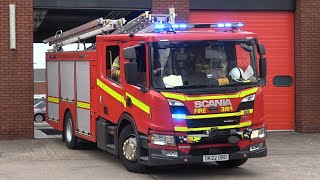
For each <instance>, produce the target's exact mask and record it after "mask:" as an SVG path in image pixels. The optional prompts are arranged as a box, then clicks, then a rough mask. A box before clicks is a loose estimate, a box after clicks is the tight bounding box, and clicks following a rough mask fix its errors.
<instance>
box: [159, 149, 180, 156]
mask: <svg viewBox="0 0 320 180" xmlns="http://www.w3.org/2000/svg"><path fill="white" fill-rule="evenodd" d="M161 153H162V155H165V156H168V157H178V152H177V151H168V150H161Z"/></svg>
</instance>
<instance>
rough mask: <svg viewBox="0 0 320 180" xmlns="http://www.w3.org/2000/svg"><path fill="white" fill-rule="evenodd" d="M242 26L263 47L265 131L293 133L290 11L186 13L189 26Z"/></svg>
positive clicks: (292, 35)
mask: <svg viewBox="0 0 320 180" xmlns="http://www.w3.org/2000/svg"><path fill="white" fill-rule="evenodd" d="M215 22H244V24H245V26H244V28H243V29H244V30H247V31H251V32H255V33H257V34H258V38H259V41H260V42H261V43H263V44H264V45H265V46H266V50H267V58H268V77H267V81H266V85H265V87H264V93H265V114H266V118H267V126H268V129H269V130H294V128H295V121H294V119H295V93H294V92H295V85H294V13H293V12H290V11H203V10H201V11H200V10H199V11H198V10H196V11H191V12H190V23H215Z"/></svg>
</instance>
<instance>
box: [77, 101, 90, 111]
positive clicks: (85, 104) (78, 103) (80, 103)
mask: <svg viewBox="0 0 320 180" xmlns="http://www.w3.org/2000/svg"><path fill="white" fill-rule="evenodd" d="M77 106H78V107H79V108H83V109H90V103H85V102H79V101H78V102H77Z"/></svg>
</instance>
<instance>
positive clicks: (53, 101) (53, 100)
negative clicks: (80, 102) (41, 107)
mask: <svg viewBox="0 0 320 180" xmlns="http://www.w3.org/2000/svg"><path fill="white" fill-rule="evenodd" d="M48 102H52V103H59V98H56V97H51V96H48Z"/></svg>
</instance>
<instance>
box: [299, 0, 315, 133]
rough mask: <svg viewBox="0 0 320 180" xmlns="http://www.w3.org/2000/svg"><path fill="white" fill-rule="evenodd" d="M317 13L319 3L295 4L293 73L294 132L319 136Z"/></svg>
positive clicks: (308, 0) (304, 0) (302, 1)
mask: <svg viewBox="0 0 320 180" xmlns="http://www.w3.org/2000/svg"><path fill="white" fill-rule="evenodd" d="M319 9H320V1H319V0H297V1H296V13H295V18H296V19H295V23H296V24H295V54H296V55H295V64H296V67H295V69H296V130H297V131H298V132H320V120H319V109H320V103H319V102H320V96H319V95H320V91H319V89H320V60H319V57H320V51H319V48H320V33H319V29H320V11H319Z"/></svg>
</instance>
